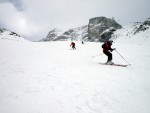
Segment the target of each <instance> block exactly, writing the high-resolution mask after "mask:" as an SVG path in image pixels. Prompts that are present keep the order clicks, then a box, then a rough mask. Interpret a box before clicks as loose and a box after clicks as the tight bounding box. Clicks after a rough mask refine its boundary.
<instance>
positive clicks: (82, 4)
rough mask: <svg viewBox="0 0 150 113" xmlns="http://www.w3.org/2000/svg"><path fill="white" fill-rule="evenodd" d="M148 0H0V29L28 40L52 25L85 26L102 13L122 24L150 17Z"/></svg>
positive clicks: (149, 1)
mask: <svg viewBox="0 0 150 113" xmlns="http://www.w3.org/2000/svg"><path fill="white" fill-rule="evenodd" d="M149 5H150V0H0V28H6V29H8V30H11V31H14V32H16V33H18V34H20V35H21V36H24V37H26V38H27V39H29V40H33V41H37V40H40V39H42V38H45V37H46V36H47V34H48V32H49V31H50V30H52V29H54V28H59V29H67V28H74V27H78V26H81V25H87V24H88V22H89V19H90V18H93V17H99V16H105V17H107V18H112V17H114V19H115V20H116V21H117V22H118V23H120V24H121V25H122V26H124V25H127V24H129V23H130V22H137V21H138V22H139V21H141V22H142V21H144V20H146V19H147V18H149V17H150V12H149V11H150V6H149Z"/></svg>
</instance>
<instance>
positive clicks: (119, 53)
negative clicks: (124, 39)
mask: <svg viewBox="0 0 150 113" xmlns="http://www.w3.org/2000/svg"><path fill="white" fill-rule="evenodd" d="M115 51H116V52H117V53H118V54H119V55H120V56H121V57H122V58H123V56H122V55H121V54H120V53H119V52H118V51H117V50H116V49H115ZM123 59H124V60H125V58H123ZM125 61H126V60H125ZM126 62H127V61H126ZM127 63H128V62H127ZM128 65H131V64H130V63H128Z"/></svg>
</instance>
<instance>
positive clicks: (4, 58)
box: [0, 29, 150, 113]
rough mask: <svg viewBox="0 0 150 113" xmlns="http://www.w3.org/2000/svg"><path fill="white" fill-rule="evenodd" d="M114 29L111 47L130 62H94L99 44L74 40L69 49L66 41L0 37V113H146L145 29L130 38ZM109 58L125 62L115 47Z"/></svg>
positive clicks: (149, 44)
mask: <svg viewBox="0 0 150 113" xmlns="http://www.w3.org/2000/svg"><path fill="white" fill-rule="evenodd" d="M117 32H119V34H117ZM117 32H116V35H117V36H118V35H119V37H117V39H116V40H115V43H114V44H113V47H115V48H116V49H117V51H118V52H119V53H120V54H121V55H122V56H123V57H124V58H125V59H126V60H127V61H128V62H129V63H131V66H128V67H115V66H105V65H100V64H99V63H100V62H105V61H106V60H107V58H106V56H105V55H104V54H103V55H100V54H101V53H102V50H101V43H94V42H93V43H90V42H87V43H85V44H84V45H82V44H81V42H76V48H77V50H72V49H71V48H70V43H71V42H70V41H63V42H59V41H57V42H28V43H26V42H22V43H20V42H18V41H14V40H9V41H8V40H4V39H2V38H0V53H1V55H0V113H149V112H150V110H149V105H150V76H149V75H150V71H149V69H150V65H149V61H150V52H149V50H150V39H149V37H148V38H147V39H146V42H144V43H141V41H144V39H145V38H146V37H144V36H143V35H144V34H146V32H147V30H146V31H145V32H143V33H139V34H137V35H134V36H133V37H130V38H127V37H126V36H123V35H124V31H123V29H122V30H120V31H117ZM141 36H143V38H142V39H141ZM147 36H150V33H147ZM139 39H140V40H139ZM132 42H135V43H132ZM96 55H98V56H97V57H94V58H92V56H96ZM113 61H114V62H115V63H120V64H126V62H125V61H124V60H123V59H122V58H121V57H120V56H119V55H118V54H117V53H116V52H115V51H114V52H113Z"/></svg>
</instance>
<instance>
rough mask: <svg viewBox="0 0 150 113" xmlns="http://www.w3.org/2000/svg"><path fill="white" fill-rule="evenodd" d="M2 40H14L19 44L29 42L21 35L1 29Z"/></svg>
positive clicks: (0, 37) (0, 38)
mask: <svg viewBox="0 0 150 113" xmlns="http://www.w3.org/2000/svg"><path fill="white" fill-rule="evenodd" d="M0 40H12V41H18V42H23V41H27V40H25V39H24V38H23V37H21V36H20V35H19V34H17V33H15V32H12V31H9V30H6V29H0Z"/></svg>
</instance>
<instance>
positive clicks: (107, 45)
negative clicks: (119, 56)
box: [102, 41, 115, 65]
mask: <svg viewBox="0 0 150 113" xmlns="http://www.w3.org/2000/svg"><path fill="white" fill-rule="evenodd" d="M112 42H113V41H107V42H104V44H103V45H102V48H103V53H104V54H105V55H106V56H108V59H107V62H106V64H108V65H112V64H114V63H113V62H112V53H111V52H112V51H113V50H115V48H113V49H112V48H111V45H112ZM110 51H111V52H110Z"/></svg>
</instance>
